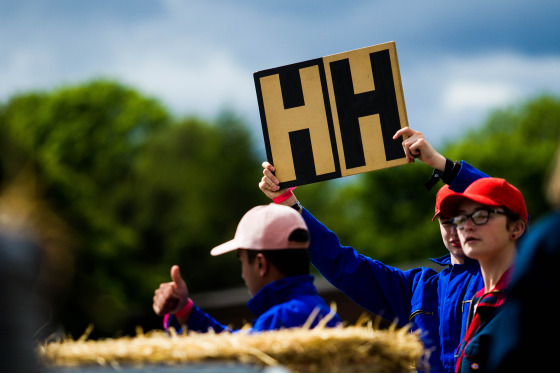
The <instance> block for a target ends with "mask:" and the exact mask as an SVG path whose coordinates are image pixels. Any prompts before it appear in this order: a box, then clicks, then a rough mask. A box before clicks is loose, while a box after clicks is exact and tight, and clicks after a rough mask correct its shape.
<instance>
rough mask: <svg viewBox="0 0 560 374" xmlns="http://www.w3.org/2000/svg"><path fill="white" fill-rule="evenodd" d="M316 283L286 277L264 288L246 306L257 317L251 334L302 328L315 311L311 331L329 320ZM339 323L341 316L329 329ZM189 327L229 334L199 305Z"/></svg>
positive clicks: (327, 308) (225, 327) (304, 278)
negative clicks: (316, 310) (325, 318)
mask: <svg viewBox="0 0 560 374" xmlns="http://www.w3.org/2000/svg"><path fill="white" fill-rule="evenodd" d="M313 279H314V278H313V276H312V275H300V276H294V277H287V278H284V279H281V280H278V281H274V282H271V283H269V284H267V285H266V286H264V287H263V288H261V289H260V290H259V292H257V294H256V295H255V296H253V297H252V298H251V300H249V302H248V303H247V307H248V308H249V310H250V311H251V312H252V313H253V314H254V315H255V316H256V317H257V318H256V319H255V320H253V322H252V327H251V332H259V331H267V330H278V329H282V328H290V327H301V326H303V324H305V322H306V321H307V319H308V318H309V315H310V314H311V313H312V312H313V310H314V309H315V308H319V314H318V315H317V317H316V318H315V320H314V321H313V324H312V325H311V327H313V326H315V325H316V324H317V323H318V322H319V320H321V319H322V318H324V317H325V316H327V315H328V314H329V313H330V311H331V309H330V308H329V307H328V306H327V304H326V303H325V301H324V300H323V299H322V298H321V297H320V296H319V295H318V294H317V289H316V288H315V286H314V285H313ZM173 321H174V327H175V328H176V329H177V330H178V331H179V329H178V328H177V327H178V326H176V325H177V319H175V318H173ZM340 322H341V320H340V318H339V317H338V315H335V316H334V317H333V318H332V319H331V320H330V321H329V322H328V323H327V326H328V327H334V326H336V325H337V324H338V323H340ZM186 325H187V327H188V328H189V329H190V330H193V331H199V332H207V331H209V330H210V329H212V330H214V331H215V332H221V331H224V330H229V329H228V327H227V326H225V325H222V324H221V323H219V322H218V321H216V320H215V319H214V318H212V317H211V316H210V315H208V314H206V313H205V312H203V311H202V310H201V309H200V308H198V307H197V306H196V305H193V309H192V312H191V316H190V317H189V319H188V320H187V323H186Z"/></svg>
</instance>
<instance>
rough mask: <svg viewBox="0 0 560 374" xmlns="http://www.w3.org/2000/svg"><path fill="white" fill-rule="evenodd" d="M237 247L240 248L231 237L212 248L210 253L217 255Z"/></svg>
mask: <svg viewBox="0 0 560 374" xmlns="http://www.w3.org/2000/svg"><path fill="white" fill-rule="evenodd" d="M239 248H241V246H240V245H239V243H238V242H237V241H236V240H235V239H232V240H230V241H229V242H225V243H224V244H220V245H219V246H217V247H214V248H212V250H211V251H210V254H211V255H212V256H219V255H222V254H224V253H227V252H232V251H235V250H237V249H239Z"/></svg>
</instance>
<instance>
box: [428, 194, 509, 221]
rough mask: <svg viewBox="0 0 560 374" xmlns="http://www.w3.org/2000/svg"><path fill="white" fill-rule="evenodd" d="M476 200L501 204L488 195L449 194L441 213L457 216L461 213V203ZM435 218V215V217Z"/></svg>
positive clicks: (495, 204) (442, 204)
mask: <svg viewBox="0 0 560 374" xmlns="http://www.w3.org/2000/svg"><path fill="white" fill-rule="evenodd" d="M467 200H469V201H474V202H475V203H479V204H482V205H489V206H499V205H500V204H499V203H497V202H496V201H494V200H492V199H491V198H489V197H487V196H482V195H475V194H465V193H463V194H460V195H449V196H447V197H445V198H444V199H443V201H442V202H441V207H440V214H443V215H444V216H447V217H455V216H456V215H457V214H458V213H459V205H461V203H462V202H464V201H467ZM434 218H435V217H434Z"/></svg>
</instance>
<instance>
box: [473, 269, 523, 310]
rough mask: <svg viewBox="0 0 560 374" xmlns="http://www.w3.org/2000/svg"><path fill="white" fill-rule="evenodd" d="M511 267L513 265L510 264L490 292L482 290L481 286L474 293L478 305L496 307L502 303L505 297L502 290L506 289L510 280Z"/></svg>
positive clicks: (511, 274)
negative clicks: (478, 299)
mask: <svg viewBox="0 0 560 374" xmlns="http://www.w3.org/2000/svg"><path fill="white" fill-rule="evenodd" d="M513 269H514V266H510V267H509V269H507V270H506V271H505V273H504V274H502V276H501V277H500V280H499V281H498V283H496V286H495V287H494V288H493V289H492V290H490V292H484V288H483V289H481V290H479V291H478V292H477V293H476V295H474V297H475V298H480V301H479V302H478V306H490V307H498V306H500V305H502V304H503V302H504V299H505V293H504V291H505V290H506V289H507V287H508V285H509V282H510V281H511V277H512V276H513Z"/></svg>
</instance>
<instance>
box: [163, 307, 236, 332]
mask: <svg viewBox="0 0 560 374" xmlns="http://www.w3.org/2000/svg"><path fill="white" fill-rule="evenodd" d="M186 325H187V328H188V329H189V330H193V331H197V332H208V331H209V330H210V329H212V330H213V331H215V332H222V331H224V330H228V331H230V329H229V328H228V327H227V326H225V325H222V324H221V323H219V322H218V321H216V320H215V319H214V318H212V317H211V316H209V315H208V314H206V313H205V312H203V311H202V310H201V309H200V308H199V307H197V306H196V305H193V308H192V311H191V316H190V317H189V319H188V320H187V322H186ZM168 326H170V327H171V326H172V327H174V328H175V330H176V331H177V332H181V330H182V328H183V327H182V326H180V325H179V322H178V320H177V318H175V316H174V315H171V316H169V321H168Z"/></svg>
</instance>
